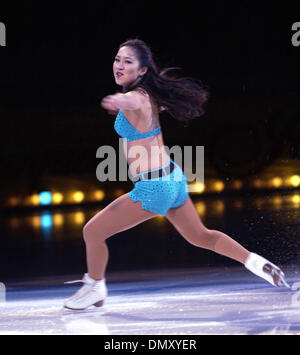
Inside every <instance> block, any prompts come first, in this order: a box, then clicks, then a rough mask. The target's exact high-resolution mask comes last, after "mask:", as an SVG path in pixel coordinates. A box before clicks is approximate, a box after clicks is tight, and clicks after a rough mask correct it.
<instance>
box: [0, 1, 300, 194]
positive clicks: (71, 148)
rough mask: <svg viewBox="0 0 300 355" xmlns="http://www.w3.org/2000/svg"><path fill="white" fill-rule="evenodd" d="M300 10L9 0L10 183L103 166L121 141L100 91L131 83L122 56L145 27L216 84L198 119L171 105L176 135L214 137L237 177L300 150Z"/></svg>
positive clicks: (185, 140) (5, 129)
mask: <svg viewBox="0 0 300 355" xmlns="http://www.w3.org/2000/svg"><path fill="white" fill-rule="evenodd" d="M298 10H299V6H298V8H297V7H296V5H295V2H285V3H284V4H283V3H276V2H253V1H243V2H237V1H236V2H234V1H209V2H204V1H201V2H199V3H197V6H196V3H195V2H192V1H187V2H185V3H179V2H170V1H161V2H142V1H127V2H123V1H112V2H102V1H99V2H97V1H72V2H68V1H61V2H59V1H52V2H48V1H43V2H37V1H18V2H17V1H15V2H11V1H1V5H0V21H1V22H3V23H5V25H6V30H7V46H6V47H0V76H1V80H0V115H1V136H0V138H1V139H0V157H1V167H2V168H1V184H2V187H3V190H6V191H7V190H11V189H13V188H16V189H18V190H17V191H20V193H21V192H23V193H24V192H25V190H26V192H27V193H29V192H30V193H32V192H35V191H36V190H38V189H42V188H43V186H41V184H40V176H41V174H52V175H55V174H64V175H66V176H68V175H72V174H77V173H79V174H80V173H91V174H95V168H96V165H97V161H96V159H95V152H96V150H97V148H98V147H99V146H101V145H104V144H110V145H116V146H117V144H118V136H117V135H116V134H115V132H114V131H113V119H112V117H111V116H108V115H107V114H106V112H105V111H104V110H102V109H101V107H100V105H99V103H100V100H101V98H102V97H103V96H105V95H107V94H111V93H113V92H115V91H116V90H118V89H119V88H118V87H116V86H115V84H114V80H113V76H112V62H113V59H114V56H115V54H116V51H117V48H118V46H119V44H120V43H122V42H123V41H125V40H127V39H129V38H135V37H138V38H140V39H143V40H144V41H146V42H147V43H148V44H149V45H150V46H151V48H152V50H153V53H154V56H155V58H156V59H157V61H158V64H159V65H160V66H161V67H166V66H174V65H176V66H179V67H181V68H182V70H181V74H182V75H188V76H193V77H196V78H198V79H201V80H202V81H203V83H205V84H206V85H207V86H208V87H209V89H210V92H211V96H210V101H209V103H208V105H207V113H206V115H205V116H203V117H202V118H201V119H197V120H194V121H193V122H192V123H191V126H190V127H189V128H186V129H183V127H182V124H181V123H180V122H178V121H175V120H174V119H172V118H170V117H168V116H167V115H165V116H162V120H161V121H162V122H161V124H162V126H163V131H164V137H165V144H166V145H168V146H172V145H175V144H179V145H181V144H186V145H204V146H205V149H206V151H205V154H206V155H205V158H206V163H207V162H208V163H210V164H212V165H213V166H214V167H215V168H216V170H217V171H218V173H219V174H220V175H221V176H223V177H229V178H234V177H243V176H248V175H249V174H255V173H257V172H259V171H261V170H262V169H263V168H264V167H265V166H266V165H268V164H270V162H272V161H273V160H274V159H276V157H278V156H279V155H282V154H283V155H284V156H285V158H287V159H293V160H295V159H297V160H298V159H299V157H300V148H299V139H298V137H299V133H300V126H299V117H300V114H299V112H300V100H299V98H300V87H299V86H300V47H294V46H293V45H292V43H291V37H292V34H293V32H292V30H291V27H292V24H293V23H294V22H297V21H300V18H299V16H300V15H299V13H300V12H299V11H298ZM22 186H24V187H23V190H22ZM2 195H3V194H2Z"/></svg>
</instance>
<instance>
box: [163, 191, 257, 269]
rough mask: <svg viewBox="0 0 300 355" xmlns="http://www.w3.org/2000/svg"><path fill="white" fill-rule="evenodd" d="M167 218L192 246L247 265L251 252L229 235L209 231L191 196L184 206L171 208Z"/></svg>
mask: <svg viewBox="0 0 300 355" xmlns="http://www.w3.org/2000/svg"><path fill="white" fill-rule="evenodd" d="M166 218H167V219H168V220H169V221H170V222H171V223H172V224H173V226H174V227H175V228H176V229H177V231H178V232H179V233H180V234H181V235H182V236H183V237H184V238H185V239H186V240H187V241H188V242H190V243H191V244H193V245H195V246H197V247H200V248H204V249H209V250H212V251H214V252H216V253H218V254H221V255H224V256H227V257H229V258H231V259H234V260H237V261H239V262H240V263H242V264H245V261H246V259H247V258H248V256H249V254H250V252H249V251H248V250H247V249H245V248H244V247H243V246H241V245H240V244H239V243H237V242H236V241H235V240H233V239H231V238H230V237H229V236H228V235H226V234H224V233H222V232H219V231H216V230H209V229H207V228H206V227H205V226H204V225H203V223H202V221H201V219H200V217H199V215H198V213H197V210H196V209H195V206H194V204H193V202H192V200H191V198H190V196H188V198H187V200H186V201H185V203H184V204H183V205H182V206H179V207H176V208H171V209H170V210H169V211H168V213H167V214H166Z"/></svg>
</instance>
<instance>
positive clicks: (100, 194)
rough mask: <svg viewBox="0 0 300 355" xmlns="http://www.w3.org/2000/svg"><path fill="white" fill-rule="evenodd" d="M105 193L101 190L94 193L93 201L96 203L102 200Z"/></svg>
mask: <svg viewBox="0 0 300 355" xmlns="http://www.w3.org/2000/svg"><path fill="white" fill-rule="evenodd" d="M104 196H105V193H104V191H102V190H97V191H95V192H94V199H95V200H96V201H101V200H103V199H104Z"/></svg>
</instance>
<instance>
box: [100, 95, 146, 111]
mask: <svg viewBox="0 0 300 355" xmlns="http://www.w3.org/2000/svg"><path fill="white" fill-rule="evenodd" d="M144 103H145V96H144V95H142V94H140V93H138V92H135V91H131V92H128V93H126V94H114V95H108V96H105V97H104V99H103V100H102V101H101V106H102V107H103V108H104V109H105V110H107V111H108V112H110V111H112V112H117V111H119V110H120V109H121V110H138V109H139V108H141V107H142V106H143V105H144Z"/></svg>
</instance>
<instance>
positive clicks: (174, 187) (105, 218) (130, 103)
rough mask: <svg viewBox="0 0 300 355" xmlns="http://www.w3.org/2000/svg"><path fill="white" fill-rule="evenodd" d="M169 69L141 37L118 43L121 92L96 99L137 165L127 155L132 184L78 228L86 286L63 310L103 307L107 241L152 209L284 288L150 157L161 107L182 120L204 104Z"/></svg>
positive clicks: (196, 85) (188, 82) (159, 143)
mask: <svg viewBox="0 0 300 355" xmlns="http://www.w3.org/2000/svg"><path fill="white" fill-rule="evenodd" d="M168 71H169V70H164V71H161V72H160V71H159V70H158V68H157V66H156V65H155V63H154V61H153V58H152V53H151V51H150V49H149V47H148V46H147V45H146V44H145V43H144V42H143V41H141V40H138V39H134V40H129V41H127V42H125V43H123V44H121V46H120V47H119V50H118V53H117V55H116V57H115V61H114V63H113V73H114V77H115V82H116V84H117V85H120V86H121V87H122V89H123V91H122V93H117V94H115V95H110V96H107V97H105V98H104V99H103V100H102V103H101V104H102V107H104V108H105V109H106V110H108V112H110V113H117V112H118V115H117V117H116V120H115V124H114V128H115V130H116V132H117V133H118V134H119V135H120V136H121V137H123V138H124V143H125V144H126V146H125V149H126V150H127V149H133V148H136V147H142V148H143V149H142V150H140V151H141V152H142V157H140V159H139V161H140V164H139V165H138V166H136V165H135V164H134V162H135V160H134V159H133V158H130V157H128V164H129V167H130V172H131V173H132V176H133V178H132V181H133V183H134V188H133V189H132V190H131V191H130V192H129V193H126V194H124V195H122V196H120V197H118V198H117V199H115V200H114V201H113V202H111V203H110V204H109V205H108V206H106V207H105V208H104V209H103V210H102V211H100V212H99V213H98V214H96V215H95V216H94V217H93V218H92V219H91V220H90V221H89V222H88V223H87V224H86V225H85V226H84V228H83V236H84V241H85V244H86V255H87V267H88V273H86V274H85V275H84V278H83V280H82V281H81V282H83V283H84V286H83V287H82V288H81V289H80V290H79V291H78V292H77V293H76V294H75V295H74V296H73V297H71V298H69V299H67V300H66V301H65V304H64V306H65V307H66V308H69V309H76V310H82V309H85V308H87V307H89V306H91V305H94V306H97V307H100V306H102V304H103V301H104V299H105V298H106V296H107V288H106V284H105V269H106V265H107V261H108V249H107V246H106V243H105V240H106V239H107V238H109V237H111V236H112V235H114V234H116V233H119V232H122V231H124V230H127V229H129V228H132V227H134V226H136V225H137V224H139V223H142V222H144V221H146V220H149V219H150V218H153V217H155V216H157V215H158V214H161V215H164V216H166V218H167V219H168V220H169V221H170V222H171V223H172V224H173V226H174V227H175V228H176V229H177V231H178V232H179V233H180V234H181V235H182V236H183V237H184V238H185V239H186V240H187V241H188V242H190V243H191V244H193V245H195V246H197V247H200V248H205V249H209V250H212V251H214V252H216V253H219V254H221V255H224V256H227V257H229V258H232V259H234V260H236V261H239V262H240V263H242V264H243V265H245V267H246V268H247V269H248V270H250V271H252V272H253V273H254V274H256V275H258V276H260V277H262V278H264V279H265V280H267V281H268V282H270V283H271V284H272V285H274V286H282V285H285V286H286V287H289V285H288V284H287V283H286V281H285V279H284V274H283V272H282V271H281V270H280V269H279V268H278V267H277V266H275V265H274V264H272V263H270V262H269V261H268V260H266V259H264V258H262V257H261V256H259V255H257V254H254V253H250V252H249V251H248V250H247V249H245V248H244V247H243V246H241V245H240V244H239V243H237V242H236V241H234V240H233V239H231V238H230V237H229V236H227V235H226V234H224V233H222V232H219V231H216V230H209V229H207V228H206V227H205V226H204V225H203V224H202V222H201V220H200V217H199V215H198V213H197V211H196V209H195V207H194V205H193V202H192V200H191V198H190V196H189V193H188V185H187V181H186V179H185V176H184V174H183V172H182V170H181V168H180V167H179V166H178V165H177V164H176V163H175V162H174V161H173V160H172V159H171V158H170V157H169V155H168V154H167V153H166V152H165V151H164V149H161V150H160V152H161V153H160V154H151V151H152V149H153V147H159V148H162V147H163V146H164V143H163V137H162V132H161V128H160V126H159V112H160V111H161V110H166V111H167V112H168V113H169V114H170V115H171V116H173V117H174V118H176V119H178V120H182V121H185V122H188V121H189V120H191V119H195V118H197V117H199V116H201V115H202V114H203V113H204V110H203V105H204V104H205V102H206V101H207V98H208V92H207V91H206V90H205V89H204V88H203V86H202V85H201V83H200V82H197V81H196V80H192V79H189V78H174V77H171V76H169V75H168V74H167V72H168ZM175 176H176V178H175ZM178 177H179V178H178Z"/></svg>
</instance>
